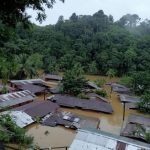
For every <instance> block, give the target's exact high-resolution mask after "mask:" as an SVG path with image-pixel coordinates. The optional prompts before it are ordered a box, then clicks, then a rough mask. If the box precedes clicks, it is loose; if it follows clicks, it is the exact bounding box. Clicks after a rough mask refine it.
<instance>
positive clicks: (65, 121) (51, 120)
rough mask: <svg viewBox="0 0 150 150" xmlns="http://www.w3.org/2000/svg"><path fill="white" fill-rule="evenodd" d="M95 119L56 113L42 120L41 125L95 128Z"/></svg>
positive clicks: (62, 112)
mask: <svg viewBox="0 0 150 150" xmlns="http://www.w3.org/2000/svg"><path fill="white" fill-rule="evenodd" d="M98 122H99V120H98V119H97V118H92V117H85V116H79V115H77V114H74V113H71V112H64V111H61V112H56V113H52V114H49V115H47V116H45V118H43V124H44V125H48V126H52V127H54V126H56V125H63V126H67V127H69V128H74V129H76V128H87V127H89V128H97V125H98Z"/></svg>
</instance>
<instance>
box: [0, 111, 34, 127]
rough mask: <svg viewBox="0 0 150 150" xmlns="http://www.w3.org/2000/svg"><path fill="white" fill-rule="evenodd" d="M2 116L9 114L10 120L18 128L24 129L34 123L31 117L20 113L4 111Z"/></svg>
mask: <svg viewBox="0 0 150 150" xmlns="http://www.w3.org/2000/svg"><path fill="white" fill-rule="evenodd" d="M2 114H9V115H10V117H11V119H12V120H13V121H14V122H15V123H16V125H17V126H18V127H20V128H24V127H26V126H28V125H30V124H32V123H34V120H33V119H32V118H31V116H29V115H28V114H26V113H25V112H22V111H5V112H3V113H2Z"/></svg>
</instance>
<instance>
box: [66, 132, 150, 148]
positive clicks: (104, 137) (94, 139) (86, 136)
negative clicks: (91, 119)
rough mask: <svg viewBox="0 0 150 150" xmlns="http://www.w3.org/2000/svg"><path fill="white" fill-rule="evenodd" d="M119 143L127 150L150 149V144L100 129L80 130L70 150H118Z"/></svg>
mask: <svg viewBox="0 0 150 150" xmlns="http://www.w3.org/2000/svg"><path fill="white" fill-rule="evenodd" d="M132 142H133V143H132ZM118 144H119V145H120V144H121V145H120V146H126V150H150V146H149V145H148V144H145V143H141V142H140V143H138V142H136V141H134V140H131V139H127V138H124V137H121V136H115V135H111V134H108V133H105V132H101V131H98V130H96V131H95V132H92V131H89V130H79V131H78V133H77V135H76V138H75V139H74V141H73V143H72V145H71V147H70V148H69V150H117V145H118Z"/></svg>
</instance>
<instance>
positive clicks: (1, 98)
mask: <svg viewBox="0 0 150 150" xmlns="http://www.w3.org/2000/svg"><path fill="white" fill-rule="evenodd" d="M34 97H35V96H34V95H33V94H32V93H31V92H30V91H28V90H25V91H18V92H13V93H7V94H2V95H0V110H3V109H5V108H12V107H16V106H19V105H23V104H26V103H29V102H32V101H33V100H34Z"/></svg>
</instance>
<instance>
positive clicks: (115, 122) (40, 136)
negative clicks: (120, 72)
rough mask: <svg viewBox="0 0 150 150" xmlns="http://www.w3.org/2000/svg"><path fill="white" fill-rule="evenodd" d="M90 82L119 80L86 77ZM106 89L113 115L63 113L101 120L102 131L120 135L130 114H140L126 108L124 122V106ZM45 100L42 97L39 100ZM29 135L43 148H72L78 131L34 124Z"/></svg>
mask: <svg viewBox="0 0 150 150" xmlns="http://www.w3.org/2000/svg"><path fill="white" fill-rule="evenodd" d="M86 78H87V79H89V80H96V79H105V80H106V81H107V82H116V81H117V80H118V78H112V79H109V78H108V77H100V76H91V75H88V76H86ZM104 89H105V90H106V91H107V93H108V95H109V96H108V98H107V99H108V100H109V102H110V103H111V105H112V107H113V110H114V112H113V114H104V113H100V112H93V111H85V110H79V109H70V108H61V110H63V111H68V112H73V113H76V114H78V115H83V116H87V117H94V118H97V119H100V130H102V131H106V132H110V133H113V134H116V135H119V134H120V131H121V130H122V128H123V127H124V126H125V124H126V121H127V118H128V116H129V115H130V114H140V113H139V112H137V111H136V110H129V109H127V108H126V113H125V121H124V122H123V105H122V104H121V102H120V100H119V98H118V96H117V94H116V93H114V92H112V93H111V94H110V92H111V88H110V86H109V85H105V86H104ZM41 98H42V99H43V97H42V96H41V97H40V98H39V99H41ZM27 130H28V132H27V134H28V135H32V136H34V143H35V144H37V145H38V146H40V147H41V148H47V147H50V146H51V147H59V146H60V147H61V146H70V144H71V143H72V141H73V139H74V137H75V135H76V131H75V130H71V129H67V128H65V127H61V126H57V127H48V126H42V125H39V124H33V125H32V126H29V127H27Z"/></svg>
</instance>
